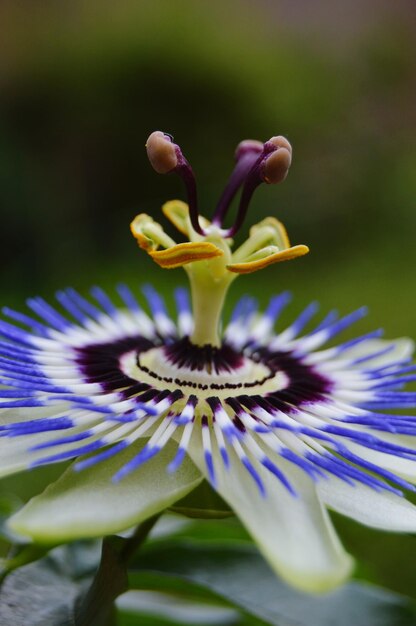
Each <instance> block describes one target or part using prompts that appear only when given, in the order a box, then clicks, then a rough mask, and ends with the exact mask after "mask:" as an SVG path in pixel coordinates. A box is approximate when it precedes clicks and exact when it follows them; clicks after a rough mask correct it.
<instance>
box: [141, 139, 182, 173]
mask: <svg viewBox="0 0 416 626" xmlns="http://www.w3.org/2000/svg"><path fill="white" fill-rule="evenodd" d="M146 150H147V156H148V157H149V161H150V163H151V164H152V166H153V169H155V170H156V172H157V173H158V174H167V173H168V172H171V171H172V170H174V169H175V167H176V166H177V165H178V157H177V155H176V150H175V145H174V144H173V143H172V141H171V139H170V138H169V137H168V136H167V135H165V134H164V133H162V131H160V130H155V131H154V132H153V133H152V134H151V135H150V136H149V138H148V140H147V141H146Z"/></svg>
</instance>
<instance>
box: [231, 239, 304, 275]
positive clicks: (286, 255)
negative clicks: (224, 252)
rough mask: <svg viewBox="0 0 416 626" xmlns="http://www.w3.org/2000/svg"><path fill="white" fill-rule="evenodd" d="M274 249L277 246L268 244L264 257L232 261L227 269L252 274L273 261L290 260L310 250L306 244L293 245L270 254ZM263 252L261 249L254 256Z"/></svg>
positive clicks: (236, 272)
mask: <svg viewBox="0 0 416 626" xmlns="http://www.w3.org/2000/svg"><path fill="white" fill-rule="evenodd" d="M273 249H275V246H268V248H264V249H263V252H264V254H265V256H264V257H263V258H256V259H255V260H252V261H245V262H244V263H231V264H230V265H227V269H228V270H229V271H230V272H233V273H235V274H251V273H252V272H257V271H258V270H262V269H263V268H265V267H267V266H268V265H272V264H273V263H280V262H281V261H290V260H292V259H296V258H297V257H299V256H303V255H304V254H307V253H308V252H309V248H308V247H307V246H304V245H299V246H292V247H291V248H287V249H286V250H281V251H279V252H272V253H271V254H270V252H271V251H272V250H273ZM261 253H262V251H261V250H259V252H258V253H257V254H256V255H253V256H257V257H258V256H260V255H261Z"/></svg>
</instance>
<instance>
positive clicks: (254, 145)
mask: <svg viewBox="0 0 416 626" xmlns="http://www.w3.org/2000/svg"><path fill="white" fill-rule="evenodd" d="M262 150H263V144H262V142H261V141H257V140H256V139H244V141H240V143H239V144H238V146H237V148H236V149H235V154H234V156H235V160H236V161H239V160H240V159H241V157H243V156H244V155H246V154H247V153H253V152H254V153H256V152H257V153H258V154H260V153H261V152H262Z"/></svg>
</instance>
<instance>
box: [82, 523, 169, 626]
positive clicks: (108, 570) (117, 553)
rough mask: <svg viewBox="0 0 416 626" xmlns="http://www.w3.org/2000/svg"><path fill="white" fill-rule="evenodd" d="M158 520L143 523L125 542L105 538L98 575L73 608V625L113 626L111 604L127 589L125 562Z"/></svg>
mask: <svg viewBox="0 0 416 626" xmlns="http://www.w3.org/2000/svg"><path fill="white" fill-rule="evenodd" d="M159 517H160V515H155V516H154V517H151V518H149V519H147V520H145V521H144V522H143V523H142V524H140V525H139V526H138V527H137V528H136V530H135V532H134V534H133V535H132V536H131V537H129V538H128V539H122V538H121V537H106V538H104V540H103V547H102V553H101V561H100V565H99V566H98V570H97V573H96V575H95V577H94V580H93V582H92V585H91V587H90V588H89V589H88V591H87V593H86V594H85V596H84V597H83V598H82V599H81V601H80V602H79V604H78V606H77V608H76V612H75V626H115V624H116V621H115V620H116V609H115V605H114V601H115V600H116V598H118V596H120V595H121V594H122V593H124V592H125V591H127V590H128V577H127V566H128V563H129V561H130V559H131V558H132V557H133V555H134V554H135V553H136V552H137V550H138V548H140V546H141V545H142V544H143V543H144V542H145V540H146V538H147V537H148V535H149V533H150V531H151V530H152V528H153V526H154V525H155V524H156V522H157V520H158V519H159Z"/></svg>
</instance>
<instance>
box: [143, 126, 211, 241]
mask: <svg viewBox="0 0 416 626" xmlns="http://www.w3.org/2000/svg"><path fill="white" fill-rule="evenodd" d="M146 149H147V156H148V157H149V161H150V163H151V164H152V166H153V168H154V169H155V170H156V172H158V174H168V173H170V172H176V173H177V174H179V176H180V177H181V178H182V180H183V182H184V183H185V187H186V191H187V194H188V204H189V217H190V220H191V224H192V227H193V229H194V230H195V231H196V232H197V233H198V234H199V235H202V236H204V235H205V232H204V230H203V228H201V226H200V224H199V212H198V202H197V192H196V183H195V176H194V173H193V171H192V168H191V166H190V164H189V163H188V161H187V160H186V158H185V157H184V155H183V154H182V150H181V149H180V147H179V146H178V145H177V144H176V143H173V141H172V137H171V136H170V135H168V134H166V133H163V132H162V131H160V130H156V131H155V132H153V133H152V134H151V135H150V136H149V138H148V140H147V142H146Z"/></svg>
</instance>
